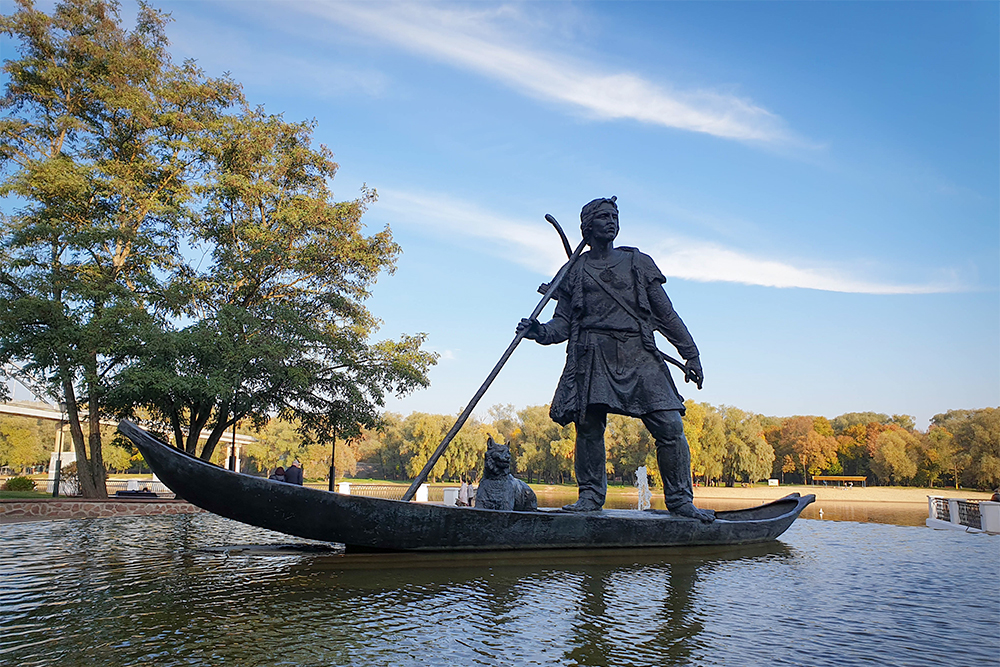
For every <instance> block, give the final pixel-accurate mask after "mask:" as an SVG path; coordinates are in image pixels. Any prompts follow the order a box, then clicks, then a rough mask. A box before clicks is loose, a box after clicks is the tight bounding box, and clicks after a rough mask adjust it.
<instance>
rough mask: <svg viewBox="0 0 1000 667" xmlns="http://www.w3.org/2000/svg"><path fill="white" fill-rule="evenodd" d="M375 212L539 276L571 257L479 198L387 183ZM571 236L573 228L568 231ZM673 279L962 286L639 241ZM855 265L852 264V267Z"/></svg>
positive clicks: (538, 226)
mask: <svg viewBox="0 0 1000 667" xmlns="http://www.w3.org/2000/svg"><path fill="white" fill-rule="evenodd" d="M376 206H377V211H378V215H379V216H380V217H382V218H385V219H386V220H388V221H390V222H391V223H392V224H393V225H396V226H399V225H405V226H406V227H408V228H409V229H411V230H415V231H418V232H423V233H425V234H427V235H431V236H436V237H439V238H448V239H451V240H453V241H460V240H462V239H465V240H467V241H475V244H476V247H477V248H479V249H481V250H485V251H486V252H489V253H490V254H492V255H494V256H496V257H499V258H501V259H504V260H506V261H509V262H513V263H515V264H519V265H521V266H523V267H525V268H527V269H529V270H532V271H535V272H537V273H539V274H541V275H548V276H551V275H553V274H554V273H555V272H556V271H557V270H558V269H559V267H560V266H562V264H563V263H564V262H565V261H566V255H565V253H564V252H563V250H562V246H561V244H560V243H559V240H558V237H556V235H555V233H554V232H553V231H552V229H551V228H549V227H548V226H547V225H545V224H544V222H542V221H541V220H539V221H537V222H531V221H525V220H518V219H514V218H509V217H504V216H502V215H497V214H495V213H492V212H489V211H486V210H484V209H482V208H480V207H478V206H476V205H474V204H471V203H468V202H464V201H460V200H457V199H454V198H451V197H448V196H444V195H440V194H431V193H415V192H404V191H399V190H392V189H387V188H382V189H380V190H379V202H378V204H376ZM567 232H568V233H570V234H571V235H572V231H571V230H569V229H567ZM642 250H643V251H645V252H647V253H649V255H650V256H651V257H653V259H654V260H655V261H656V263H657V266H659V267H660V270H661V271H663V273H664V274H665V275H667V276H669V277H672V278H682V279H685V280H694V281H699V282H729V283H740V284H744V285H760V286H764V287H779V288H794V287H797V288H801V289H814V290H822V291H827V292H846V293H854V294H936V293H946V292H958V291H961V290H962V286H961V285H960V284H959V282H958V280H957V279H952V280H947V281H939V282H928V283H892V282H883V281H878V280H870V279H867V278H865V277H864V276H860V275H857V273H858V272H857V269H856V268H854V267H850V266H848V265H847V263H846V262H845V263H844V264H842V265H832V266H831V265H824V266H809V265H808V263H804V262H790V261H787V260H780V259H774V258H767V257H758V256H755V255H753V254H751V253H748V252H743V251H741V250H734V249H731V248H726V247H724V246H721V245H718V244H714V243H709V242H705V241H699V240H695V239H686V238H670V239H663V238H662V236H661V237H659V240H658V242H656V243H653V244H651V245H647V246H644V247H642ZM852 269H853V270H852Z"/></svg>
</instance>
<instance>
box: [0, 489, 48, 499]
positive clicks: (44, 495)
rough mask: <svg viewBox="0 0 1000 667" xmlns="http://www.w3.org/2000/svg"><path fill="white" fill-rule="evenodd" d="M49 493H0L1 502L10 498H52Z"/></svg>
mask: <svg viewBox="0 0 1000 667" xmlns="http://www.w3.org/2000/svg"><path fill="white" fill-rule="evenodd" d="M51 497H52V493H50V492H48V491H37V490H36V491H0V500H5V499H8V498H22V499H23V498H51Z"/></svg>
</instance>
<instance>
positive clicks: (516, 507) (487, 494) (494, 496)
mask: <svg viewBox="0 0 1000 667" xmlns="http://www.w3.org/2000/svg"><path fill="white" fill-rule="evenodd" d="M476 508H477V509H487V510H506V511H508V512H509V511H511V510H513V511H515V512H531V511H534V510H537V509H538V499H537V498H536V497H535V492H534V491H532V490H531V487H529V486H528V485H527V484H525V483H524V482H522V481H521V480H519V479H517V478H515V477H514V476H513V475H511V474H510V448H509V447H508V446H507V445H498V444H497V443H495V442H493V438H490V439H489V440H488V441H487V443H486V470H485V472H484V474H483V481H482V482H480V483H479V488H478V489H476Z"/></svg>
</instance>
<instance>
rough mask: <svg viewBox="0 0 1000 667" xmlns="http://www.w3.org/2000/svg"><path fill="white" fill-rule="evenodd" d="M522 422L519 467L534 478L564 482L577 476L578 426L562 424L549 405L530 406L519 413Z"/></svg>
mask: <svg viewBox="0 0 1000 667" xmlns="http://www.w3.org/2000/svg"><path fill="white" fill-rule="evenodd" d="M517 416H518V418H519V419H520V422H521V435H520V436H519V438H518V443H519V446H518V448H519V451H520V452H521V455H520V458H519V459H518V461H517V467H518V470H521V471H524V472H525V473H526V474H527V477H528V479H529V481H530V480H532V479H536V478H537V479H538V480H540V481H541V480H544V481H546V482H549V483H560V484H561V483H563V482H567V481H570V480H572V479H573V461H574V458H575V448H576V428H575V427H574V426H573V425H572V424H569V425H567V426H560V425H559V424H557V423H555V422H554V421H552V419H551V418H550V417H549V406H548V405H534V406H529V407H527V408H525V409H523V410H521V411H520V412H518V413H517Z"/></svg>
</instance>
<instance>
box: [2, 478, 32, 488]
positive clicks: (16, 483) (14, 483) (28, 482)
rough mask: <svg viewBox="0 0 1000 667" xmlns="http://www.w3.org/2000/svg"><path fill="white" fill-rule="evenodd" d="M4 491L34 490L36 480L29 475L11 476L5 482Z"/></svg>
mask: <svg viewBox="0 0 1000 667" xmlns="http://www.w3.org/2000/svg"><path fill="white" fill-rule="evenodd" d="M3 490H4V491H34V490H35V480H33V479H30V478H28V477H11V478H10V479H8V480H7V481H6V482H4V483H3Z"/></svg>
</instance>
